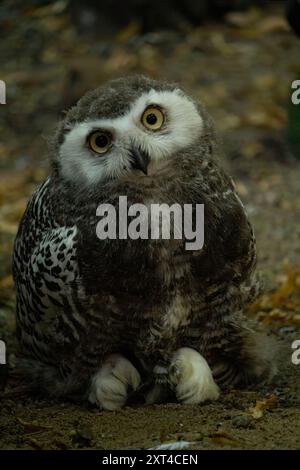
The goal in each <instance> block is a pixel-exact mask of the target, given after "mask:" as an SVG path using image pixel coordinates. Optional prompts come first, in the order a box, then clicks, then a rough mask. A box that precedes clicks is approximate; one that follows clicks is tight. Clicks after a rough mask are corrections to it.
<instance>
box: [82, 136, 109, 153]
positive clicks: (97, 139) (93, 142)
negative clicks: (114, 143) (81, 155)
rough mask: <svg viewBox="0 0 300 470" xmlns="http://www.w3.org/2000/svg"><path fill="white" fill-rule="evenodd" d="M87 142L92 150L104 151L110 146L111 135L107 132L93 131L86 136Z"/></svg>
mask: <svg viewBox="0 0 300 470" xmlns="http://www.w3.org/2000/svg"><path fill="white" fill-rule="evenodd" d="M87 142H88V144H89V146H90V148H91V150H93V152H96V153H105V152H107V151H108V149H109V148H110V147H111V135H110V133H109V132H104V131H94V132H92V133H91V134H90V135H89V136H88V138H87Z"/></svg>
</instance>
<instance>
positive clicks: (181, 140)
mask: <svg viewBox="0 0 300 470" xmlns="http://www.w3.org/2000/svg"><path fill="white" fill-rule="evenodd" d="M212 129H213V127H212V123H211V120H210V119H209V117H208V115H207V114H206V112H205V110H204V109H203V108H202V106H200V105H199V104H198V103H196V102H195V101H193V99H191V98H190V97H189V96H187V95H186V94H185V93H184V92H183V91H182V90H180V89H179V88H178V87H177V86H175V85H173V84H169V83H165V82H159V81H156V80H151V79H149V78H146V77H144V76H132V77H129V78H121V79H117V80H113V81H111V82H109V83H108V84H107V85H106V86H103V87H100V88H98V89H96V90H94V91H91V92H89V93H87V94H86V95H85V96H83V97H82V98H81V99H80V100H79V101H78V103H77V105H76V106H74V107H73V108H71V109H70V110H69V111H68V112H67V114H66V116H65V119H64V120H63V121H62V122H61V123H60V125H59V127H58V130H57V133H56V136H55V139H54V152H53V154H54V160H53V165H54V167H55V169H56V171H57V172H58V173H59V175H60V177H61V178H63V179H64V180H67V181H71V182H74V183H76V182H78V183H79V184H80V185H88V186H90V185H94V184H97V183H100V182H105V181H108V180H116V179H120V178H122V177H123V176H124V175H128V173H130V172H133V171H134V172H135V173H136V171H137V170H139V172H138V173H139V174H141V175H142V173H140V172H143V173H144V174H147V169H148V166H149V164H152V165H153V164H154V165H155V163H159V162H160V163H161V162H162V161H164V162H165V161H168V160H169V161H170V160H172V159H173V158H176V157H178V155H180V153H183V152H186V151H188V149H193V150H194V153H193V154H195V155H196V154H197V152H196V153H195V146H196V148H197V149H198V154H199V153H201V144H203V145H204V144H205V143H206V145H207V142H208V141H209V139H210V136H211V133H212Z"/></svg>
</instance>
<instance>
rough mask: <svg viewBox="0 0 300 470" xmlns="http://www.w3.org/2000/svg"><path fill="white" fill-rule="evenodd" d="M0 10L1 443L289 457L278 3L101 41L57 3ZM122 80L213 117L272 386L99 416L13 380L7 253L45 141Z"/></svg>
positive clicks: (293, 444)
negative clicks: (175, 92)
mask: <svg viewBox="0 0 300 470" xmlns="http://www.w3.org/2000/svg"><path fill="white" fill-rule="evenodd" d="M6 3H8V2H6V1H4V2H3V5H2V6H1V8H2V10H0V13H1V12H2V16H1V15H0V18H1V20H0V22H2V23H1V24H0V29H1V30H2V31H3V28H4V31H5V41H0V57H1V64H3V67H2V70H1V76H0V78H1V79H2V80H4V81H5V82H6V84H7V104H6V105H5V106H2V107H1V109H0V111H1V115H0V135H1V136H3V137H2V139H1V142H0V164H1V176H0V231H1V240H0V244H1V245H0V247H1V251H0V275H1V281H0V288H1V295H0V339H2V340H5V342H6V343H7V347H8V359H9V371H8V381H7V384H6V387H5V390H3V391H2V392H0V448H1V449H78V448H94V449H128V448H134V449H139V448H150V447H156V446H158V445H160V444H163V443H172V442H177V445H180V443H181V444H182V443H183V442H184V441H186V442H187V443H189V444H187V445H188V448H194V449H226V448H233V449H299V448H300V365H299V366H296V365H293V364H292V362H291V355H292V349H291V344H292V342H293V341H294V340H295V339H299V340H300V156H299V155H298V159H297V157H295V156H293V155H291V152H290V150H289V147H288V144H287V139H286V128H287V126H288V112H289V107H290V104H289V103H290V86H291V82H292V80H294V79H296V78H297V76H298V77H299V76H300V61H299V49H300V41H299V40H298V39H297V38H296V37H295V36H294V35H293V33H292V32H291V31H290V30H289V28H288V26H287V25H286V24H285V21H284V19H283V13H282V11H281V9H280V8H279V7H278V9H277V8H272V9H271V7H270V9H269V10H265V11H264V12H262V11H260V10H256V9H252V10H250V11H248V12H246V13H240V14H230V15H227V17H226V19H225V21H224V22H223V23H222V24H214V23H210V24H205V25H204V26H203V27H201V28H193V29H189V30H187V31H184V32H182V31H181V32H162V33H151V34H150V33H148V34H142V33H141V32H140V31H139V25H138V24H135V23H132V24H130V25H129V26H128V28H126V29H125V30H122V31H120V33H119V34H118V35H117V36H115V37H114V38H113V39H111V38H104V39H103V38H101V39H100V38H97V37H94V36H93V37H88V36H87V35H84V36H79V35H78V33H77V32H76V30H75V28H74V26H73V25H72V23H71V21H70V17H69V14H68V12H67V11H65V10H64V9H63V7H62V6H61V7H60V8H58V7H57V8H56V10H55V9H53V7H51V8H50V7H35V8H32V9H27V10H26V9H25V11H15V12H14V14H11V16H10V14H8V13H7V12H6V10H5V5H6ZM57 3H58V4H59V3H60V4H61V5H62V4H63V2H57ZM3 11H4V13H5V12H6V13H7V14H6V15H5V14H3ZM7 11H8V10H7ZM8 45H9V47H7V46H8ZM134 72H142V73H145V74H148V75H151V76H153V77H157V78H159V77H160V78H161V77H162V78H166V79H168V80H173V81H174V80H175V81H177V82H178V83H180V84H181V85H182V86H184V87H185V88H186V89H187V90H188V91H190V92H191V93H192V94H193V95H194V96H195V97H197V98H199V99H201V100H202V101H203V102H204V103H205V104H206V105H207V107H208V109H209V111H210V112H211V114H212V115H213V117H214V119H215V121H216V125H217V127H218V129H219V131H220V136H221V144H220V145H221V146H222V147H223V148H224V157H223V159H224V162H223V164H224V166H225V167H226V168H227V169H228V171H229V172H230V174H231V175H232V176H233V177H234V180H235V183H236V185H237V189H238V192H239V194H240V196H241V198H242V200H243V201H244V203H245V205H246V207H247V209H248V212H249V215H250V218H251V221H252V223H253V225H254V228H255V232H256V236H257V244H258V254H259V262H258V270H259V272H260V275H261V278H262V280H263V282H264V292H263V294H262V295H261V297H260V298H259V299H258V300H257V301H256V302H255V303H254V304H253V305H252V306H250V307H249V309H248V314H249V316H251V318H252V319H253V320H254V321H255V322H256V323H257V325H258V326H263V327H265V328H266V330H267V331H268V332H269V333H270V334H273V335H274V337H275V338H276V339H277V341H278V344H279V345H280V355H279V356H280V357H279V374H278V378H277V379H276V382H275V384H274V385H272V386H269V387H264V388H257V389H254V388H253V389H249V390H247V391H238V390H232V391H228V392H227V393H223V394H222V396H221V398H220V400H219V401H218V402H216V403H213V404H204V405H201V406H182V405H178V404H167V405H154V406H148V407H126V408H125V409H123V410H121V411H118V412H102V411H99V410H98V409H95V408H93V407H89V406H88V405H86V406H82V405H76V404H73V403H69V402H67V401H65V402H58V401H54V400H50V399H48V398H46V397H42V398H41V397H32V396H31V395H30V394H29V393H28V392H27V391H26V389H24V387H23V384H22V383H20V382H19V381H18V379H17V378H16V376H15V370H16V366H17V361H18V360H17V344H16V340H15V336H14V308H15V297H14V292H13V284H12V278H11V271H10V260H11V250H12V243H13V239H14V235H15V233H16V230H17V226H18V221H19V219H20V217H21V215H22V212H23V210H24V207H25V205H26V201H27V199H28V197H29V196H30V194H31V193H32V191H33V189H34V188H35V187H36V185H37V184H38V182H40V181H41V180H42V179H43V177H44V176H45V175H46V174H47V159H46V155H47V144H46V142H45V137H47V136H48V135H49V134H51V132H52V130H53V126H54V125H55V123H56V122H57V119H58V117H59V116H60V113H61V110H63V109H66V108H67V107H68V106H70V105H71V104H72V103H73V102H74V101H76V99H77V98H78V97H79V96H81V94H82V93H83V92H85V91H86V90H88V89H89V88H93V87H95V86H97V85H99V84H101V83H103V82H104V81H106V80H107V79H108V78H111V77H116V76H119V75H125V74H128V73H134ZM0 367H1V369H0V374H1V375H0V384H1V383H3V384H4V381H5V373H6V372H5V370H4V367H3V366H0ZM182 445H183V444H182Z"/></svg>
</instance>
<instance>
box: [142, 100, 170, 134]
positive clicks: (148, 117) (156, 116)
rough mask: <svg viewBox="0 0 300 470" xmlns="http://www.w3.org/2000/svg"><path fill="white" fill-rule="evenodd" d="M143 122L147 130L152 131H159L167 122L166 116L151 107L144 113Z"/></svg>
mask: <svg viewBox="0 0 300 470" xmlns="http://www.w3.org/2000/svg"><path fill="white" fill-rule="evenodd" d="M141 121H142V124H143V126H144V127H146V129H150V130H151V131H159V129H161V128H162V125H163V123H164V121H165V116H164V114H163V112H162V111H161V110H160V109H159V108H157V107H155V106H149V107H148V108H147V109H145V111H144V112H143V115H142V119H141Z"/></svg>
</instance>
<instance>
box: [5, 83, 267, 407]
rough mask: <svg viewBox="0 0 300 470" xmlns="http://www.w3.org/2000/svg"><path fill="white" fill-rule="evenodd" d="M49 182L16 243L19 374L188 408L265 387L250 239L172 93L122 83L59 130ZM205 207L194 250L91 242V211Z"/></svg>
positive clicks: (195, 125) (52, 387) (47, 388)
mask: <svg viewBox="0 0 300 470" xmlns="http://www.w3.org/2000/svg"><path fill="white" fill-rule="evenodd" d="M50 158H51V172H50V173H51V174H50V175H49V177H47V178H46V180H45V181H44V182H43V183H42V184H41V186H40V187H39V188H38V189H37V190H36V192H35V193H34V194H33V196H32V198H31V200H30V202H29V204H28V206H27V209H26V211H25V214H24V216H23V219H22V221H21V223H20V227H19V230H18V233H17V236H16V240H15V245H14V254H13V273H14V280H15V286H16V293H17V311H16V319H17V336H18V338H19V341H20V344H21V348H22V364H23V371H24V374H25V376H26V377H27V378H28V379H29V380H30V383H31V384H32V385H33V386H35V387H36V388H37V389H40V390H43V391H44V392H46V393H48V394H50V395H52V396H57V397H62V396H69V397H76V398H79V399H81V400H86V401H89V402H91V403H93V404H95V405H97V406H99V407H100V408H101V409H106V410H115V409H118V408H120V407H122V406H124V405H125V404H126V403H128V400H129V402H130V400H135V399H136V400H142V402H143V403H146V404H147V403H159V402H163V401H167V400H174V399H175V400H177V401H178V402H180V403H184V404H186V403H187V404H198V403H202V402H204V401H206V400H216V399H217V398H218V397H219V394H220V391H221V390H223V389H226V388H228V387H237V386H245V385H248V384H251V383H256V382H259V381H266V380H269V379H270V378H271V377H272V376H273V375H274V367H275V366H274V364H273V351H272V348H271V347H270V345H269V344H268V341H267V338H266V337H261V336H260V335H258V334H256V333H254V332H253V331H252V330H251V329H250V328H249V327H248V324H247V321H246V319H245V318H244V314H243V309H244V306H245V304H246V303H247V302H249V301H250V300H251V299H252V298H253V296H254V295H255V293H256V291H257V281H256V280H255V275H254V268H255V262H256V248H255V238H254V235H253V230H252V228H251V225H250V223H249V221H248V219H247V216H246V213H245V209H244V207H243V205H242V203H241V201H240V199H239V197H238V196H237V194H236V192H235V189H234V185H233V183H232V180H231V178H230V177H229V176H227V174H226V173H225V172H224V171H223V170H222V168H221V167H220V166H219V164H218V145H217V140H216V137H215V130H214V125H213V121H212V119H211V118H210V116H209V115H208V113H207V111H206V110H205V108H204V107H203V106H202V105H201V104H199V103H198V102H196V101H195V100H193V99H192V98H191V97H189V96H188V95H187V94H186V93H185V92H184V91H183V90H182V89H180V88H179V87H178V86H176V85H175V84H170V83H165V82H160V81H156V80H152V79H150V78H147V77H144V76H132V77H126V78H120V79H116V80H112V81H110V82H108V83H107V84H106V85H105V86H102V87H100V88H98V89H96V90H94V91H91V92H88V93H87V94H86V95H85V96H83V97H82V98H81V99H80V100H79V101H78V103H77V105H76V106H74V107H72V108H71V109H70V110H69V111H68V112H67V113H66V114H65V117H64V119H63V120H62V121H61V122H60V123H59V125H58V127H57V130H56V132H55V135H54V137H53V139H52V141H51V145H50ZM120 196H126V198H127V201H128V205H130V204H131V205H132V204H143V205H144V206H146V207H148V206H149V205H151V204H152V203H158V204H167V205H169V206H171V205H172V204H179V205H180V206H183V205H184V204H190V205H192V206H193V207H194V206H195V205H196V204H203V205H204V214H205V217H204V236H205V238H204V244H203V246H202V248H201V249H195V250H187V249H186V247H185V241H186V240H185V239H184V237H182V238H181V239H179V238H175V237H173V238H172V237H171V238H170V239H164V238H162V237H159V238H157V239H151V237H147V238H146V237H144V238H135V239H132V238H130V237H127V238H126V237H124V238H122V237H116V238H114V239H110V238H106V239H105V238H104V239H101V240H100V239H99V237H97V235H96V228H97V223H98V221H99V218H98V217H97V208H98V207H99V205H101V204H110V205H111V206H113V207H114V208H115V210H116V213H118V210H119V209H118V201H119V197H120ZM157 223H158V224H161V223H162V220H159V221H158V222H157Z"/></svg>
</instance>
